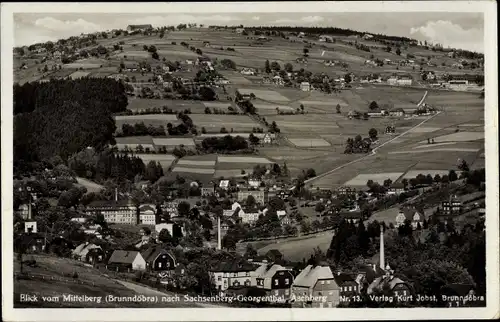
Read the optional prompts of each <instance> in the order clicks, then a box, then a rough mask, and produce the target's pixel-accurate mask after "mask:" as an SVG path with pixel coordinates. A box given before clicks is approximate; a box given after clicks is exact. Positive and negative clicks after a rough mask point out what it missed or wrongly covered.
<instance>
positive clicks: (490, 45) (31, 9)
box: [1, 1, 500, 321]
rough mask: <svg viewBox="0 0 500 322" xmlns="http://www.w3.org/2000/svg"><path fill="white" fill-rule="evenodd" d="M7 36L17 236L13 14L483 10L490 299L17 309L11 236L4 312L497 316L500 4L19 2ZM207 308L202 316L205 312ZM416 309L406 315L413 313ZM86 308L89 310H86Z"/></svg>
mask: <svg viewBox="0 0 500 322" xmlns="http://www.w3.org/2000/svg"><path fill="white" fill-rule="evenodd" d="M1 8H2V10H1V26H2V28H1V32H2V33H1V36H2V37H1V41H2V47H1V48H2V59H1V63H2V92H1V94H2V95H1V98H2V110H1V116H2V125H1V131H2V176H1V177H2V192H3V193H2V214H5V215H2V236H8V237H10V236H12V217H11V214H12V194H11V193H8V192H9V191H11V190H12V182H13V178H12V107H11V106H12V86H11V84H12V82H13V75H12V66H13V57H12V48H13V30H14V28H13V27H14V25H13V13H19V12H23V13H49V12H50V13H55V12H57V13H75V12H78V13H84V12H85V13H99V12H106V13H135V14H139V13H155V14H158V13H159V12H165V13H224V12H252V13H259V12H290V13H292V12H301V13H305V12H316V13H317V12H449V11H450V10H452V11H453V12H479V13H480V12H483V13H484V29H485V41H484V46H485V48H484V53H485V82H486V84H487V89H486V93H485V94H486V96H485V106H486V108H485V137H486V142H485V153H486V169H487V178H486V186H487V187H488V191H487V194H486V204H487V206H486V209H488V215H487V218H486V232H487V234H486V243H487V248H486V249H487V257H486V267H487V276H486V277H487V297H486V298H487V304H488V306H487V307H486V308H455V309H418V308H415V309H410V310H409V309H389V308H386V309H341V310H314V309H258V310H256V309H215V308H213V309H194V308H192V309H171V308H169V309H120V310H106V309H85V311H82V310H81V309H77V310H75V309H13V308H12V307H13V296H12V294H13V288H12V287H13V285H12V284H13V279H12V277H11V276H12V273H13V267H12V264H11V263H12V252H13V243H12V240H11V238H2V263H3V265H2V275H3V276H5V278H2V282H3V283H2V313H3V319H5V320H8V321H70V320H71V321H103V320H105V319H106V320H120V321H140V320H143V321H155V320H165V321H167V320H172V321H175V320H183V321H200V320H204V321H210V320H221V321H231V320H241V321H263V320H276V321H278V320H330V321H331V320H364V319H373V320H379V319H388V320H394V319H412V318H414V317H418V318H419V319H429V320H436V319H452V318H455V319H465V318H494V317H497V318H498V316H499V296H498V294H500V291H499V275H500V273H499V230H498V227H499V217H498V200H499V194H498V141H497V139H498V100H497V97H498V92H497V90H498V74H497V70H498V66H497V57H498V55H497V30H496V22H497V14H496V13H497V10H496V2H494V1H470V2H466V1H411V2H392V1H391V2H338V3H334V2H331V1H328V2H279V3H277V2H267V3H266V2H259V3H251V2H247V3H236V2H234V3H218V4H216V5H214V3H168V4H163V3H118V4H116V5H115V4H114V3H112V4H111V3H108V4H105V3H99V4H92V3H84V4H82V3H64V4H61V3H15V4H6V3H2V5H1ZM203 310H206V313H208V314H204V311H203ZM410 312H411V314H408V313H410ZM82 313H83V314H82ZM339 313H340V314H339Z"/></svg>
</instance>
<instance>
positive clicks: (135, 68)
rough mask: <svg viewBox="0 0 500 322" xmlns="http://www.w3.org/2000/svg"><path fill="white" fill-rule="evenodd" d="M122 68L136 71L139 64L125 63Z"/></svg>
mask: <svg viewBox="0 0 500 322" xmlns="http://www.w3.org/2000/svg"><path fill="white" fill-rule="evenodd" d="M124 69H125V71H127V72H137V71H138V70H139V65H138V64H137V63H127V64H125V68H124Z"/></svg>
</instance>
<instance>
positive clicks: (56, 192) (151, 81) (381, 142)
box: [13, 24, 486, 308]
mask: <svg viewBox="0 0 500 322" xmlns="http://www.w3.org/2000/svg"><path fill="white" fill-rule="evenodd" d="M295 29H296V30H295V31H287V30H280V29H279V28H274V29H273V28H265V29H263V28H254V27H247V28H244V27H243V26H238V27H221V26H208V27H207V26H195V24H193V25H191V24H189V25H183V24H181V25H179V26H176V27H174V26H171V27H162V28H153V26H152V25H151V24H144V25H128V26H127V27H126V28H125V29H123V30H111V31H107V32H99V33H94V34H82V35H80V36H74V37H71V38H69V39H66V40H62V41H59V42H57V43H53V42H47V43H43V44H34V45H32V46H29V47H23V48H17V49H16V50H15V51H14V55H15V57H16V58H18V63H19V66H18V68H17V69H16V70H15V71H14V76H15V77H17V78H18V81H19V79H22V80H23V81H19V82H18V83H16V85H15V87H14V91H15V100H16V99H17V100H18V101H19V102H20V103H19V104H17V105H16V104H15V114H17V113H19V114H23V112H25V114H29V113H35V112H33V110H29V109H28V108H26V107H25V106H28V105H29V104H31V102H27V101H24V100H23V99H22V98H23V97H24V95H22V93H23V91H31V90H32V89H31V87H30V86H33V88H35V87H36V86H39V88H43V86H46V88H48V89H47V91H48V93H54V92H58V91H61V89H62V88H65V87H64V86H65V85H64V84H66V83H71V84H77V85H75V88H77V86H80V85H78V84H83V85H81V86H82V87H81V88H83V87H85V88H86V90H89V91H91V90H93V91H97V88H100V87H102V88H105V89H106V90H103V91H102V93H100V94H99V95H96V96H101V95H102V96H103V97H105V98H106V99H105V98H101V97H99V99H102V100H103V101H106V102H108V101H117V102H119V103H116V104H121V105H120V107H119V108H118V107H110V108H107V107H106V108H102V110H104V111H105V112H102V111H101V112H99V113H108V114H106V115H105V116H103V117H102V118H100V119H104V120H110V123H113V124H112V126H111V125H109V124H107V123H106V124H104V123H103V124H104V125H103V127H102V128H101V129H105V131H108V132H109V133H108V132H106V134H109V135H108V136H106V138H105V139H104V136H103V137H102V138H101V137H99V138H97V139H95V140H90V139H89V140H87V141H85V145H83V143H81V142H84V141H80V139H75V140H74V141H73V142H78V143H74V145H72V146H71V145H70V144H68V145H67V147H68V148H71V149H73V147H74V146H76V145H78V144H81V146H78V147H79V149H77V150H71V153H70V152H67V151H64V153H62V152H61V153H59V154H58V152H57V151H55V152H54V150H53V149H43V148H42V146H43V144H47V143H46V142H44V141H36V140H37V138H36V137H35V138H29V140H34V141H28V142H30V143H31V144H32V145H36V144H39V145H40V146H39V147H38V150H39V151H38V153H39V155H43V154H44V153H46V154H45V155H44V158H39V159H40V160H41V161H40V162H39V161H33V160H36V158H32V159H30V158H28V157H27V155H28V152H26V151H27V150H26V149H24V150H23V146H22V145H21V144H20V146H21V147H20V149H19V150H16V151H21V152H22V153H24V154H25V160H30V161H26V162H24V163H23V162H19V164H16V167H17V168H16V169H18V171H17V174H16V175H15V177H14V187H13V189H14V205H15V214H14V249H15V252H16V258H15V259H14V261H15V268H16V269H15V277H16V283H19V285H21V286H22V287H27V286H26V285H25V284H23V283H27V281H31V282H32V281H34V280H36V281H37V283H38V282H39V283H43V282H44V281H45V278H46V274H47V273H46V272H45V271H44V269H47V267H53V266H51V265H54V263H53V262H51V261H56V262H57V261H59V260H61V261H62V260H64V264H61V267H62V266H64V267H65V268H64V270H65V271H67V272H66V273H65V274H69V275H67V276H64V277H58V278H62V279H63V280H64V283H69V284H71V283H82V284H84V283H85V279H84V278H80V277H79V274H78V272H77V270H78V269H80V267H85V268H86V269H87V271H86V272H87V273H86V274H89V275H91V276H94V275H95V276H100V277H105V278H106V279H113V280H116V281H121V282H120V283H122V284H123V283H133V284H134V285H136V286H133V287H137V285H140V287H148V288H149V289H151V290H156V291H159V292H170V293H173V294H189V295H190V296H197V295H200V296H202V295H203V296H205V295H210V296H216V295H217V296H223V297H237V296H244V297H248V298H252V297H254V298H259V297H260V298H264V297H267V298H272V296H274V299H275V301H265V302H259V303H256V302H252V301H246V302H244V303H239V302H238V303H233V304H228V303H226V302H224V305H235V306H258V307H267V306H269V307H293V308H302V307H314V308H335V307H415V306H431V307H470V306H484V303H485V300H484V298H485V280H484V278H485V277H484V275H482V274H483V273H482V272H483V271H482V269H481V268H480V267H479V268H478V266H481V262H480V260H479V259H477V260H476V258H475V257H473V256H476V255H473V254H475V251H476V250H478V249H479V250H480V249H482V248H480V247H482V246H484V242H483V244H481V242H482V239H484V230H485V229H484V220H485V198H486V197H485V189H486V188H485V181H486V177H485V163H484V162H485V161H484V158H485V156H484V127H483V123H484V118H482V116H483V115H482V113H483V112H484V102H483V99H484V74H483V73H484V71H483V68H484V66H483V61H484V58H483V57H481V55H479V54H477V53H472V52H467V51H461V50H454V49H447V48H443V47H442V45H439V44H430V43H429V44H428V43H427V42H425V43H422V42H418V41H416V40H409V39H401V40H398V41H391V40H387V39H385V38H383V37H382V36H380V35H378V36H377V35H371V34H368V33H360V32H355V33H353V35H350V36H347V35H345V34H341V35H340V36H331V35H328V34H323V33H322V32H321V33H320V34H319V35H318V34H312V33H311V32H308V31H306V32H302V31H301V32H298V30H299V29H300V28H295ZM340 43H341V44H342V48H344V47H345V48H348V49H346V52H339V49H338V47H337V46H338V45H339V44H340ZM417 49H418V50H419V52H420V51H426V53H427V54H426V55H420V56H419V57H415V55H416V54H415V52H416V50H417ZM273 53H274V54H273ZM360 53H361V54H360ZM417 56H418V55H417ZM278 61H280V62H278ZM21 62H22V63H21ZM92 82H96V84H99V85H92ZM98 82H99V83H98ZM33 84H36V85H33ZM87 84H90V85H89V86H87ZM115 84H118V85H115ZM52 86H53V87H52ZM58 86H60V87H58ZM93 86H94V87H93ZM88 88H90V89H88ZM16 91H18V93H20V94H17V95H16V93H17V92H16ZM40 91H42V90H40ZM51 91H52V92H51ZM113 91H116V93H115V92H113ZM47 95H49V94H47ZM61 95H62V94H61ZM92 95H95V94H92ZM79 96H85V95H83V94H79ZM42 97H43V96H42ZM96 100H97V98H96ZM99 104H101V103H99ZM89 105H90V104H89ZM97 106H101V105H97ZM103 106H104V105H103ZM24 108H26V109H27V111H24V110H23V109H24ZM16 109H19V111H16ZM33 109H34V108H33ZM27 112H29V113H27ZM54 113H55V114H54V115H56V114H57V112H54ZM75 113H77V112H75ZM96 113H97V112H96ZM89 115H92V117H94V114H89ZM95 115H98V114H95ZM88 117H89V118H91V116H88ZM68 119H71V118H68ZM97 119H98V118H96V120H97ZM103 122H104V121H103ZM90 123H92V121H91V120H89V124H90ZM99 124H101V123H99ZM55 127H56V126H54V128H55ZM68 127H70V126H69V125H68ZM82 128H83V125H82ZM88 129H92V131H93V130H94V128H92V127H91V126H90V125H89V126H88V127H85V128H84V130H85V131H87V130H88ZM88 131H89V132H90V131H91V130H88ZM95 132H98V131H94V133H95ZM57 133H61V132H57ZM58 135H59V134H58ZM92 135H94V134H89V135H88V136H86V137H87V138H88V137H92ZM53 137H56V136H52V138H53ZM60 137H62V138H61V139H60V140H65V138H64V136H62V135H60ZM82 137H84V135H83V134H82ZM24 139H25V138H24V137H21V138H20V139H19V140H24ZM19 140H18V141H17V142H19ZM40 140H41V139H40ZM104 141H106V142H104ZM23 142H24V141H23ZM32 142H36V144H34V143H32ZM97 143H99V144H97ZM101 143H102V144H101ZM57 144H59V141H58V143H57ZM63 144H66V143H65V142H63V143H61V145H57V146H63ZM54 145H56V144H54ZM26 146H29V144H26ZM48 150H50V151H48ZM45 151H48V152H45ZM49 152H50V153H52V152H53V154H52V155H48V153H49ZM447 153H449V154H447ZM408 154H411V156H410V157H409V156H408ZM405 156H406V157H405ZM21 161H24V160H21ZM30 163H32V164H30ZM27 164H28V165H27ZM465 245H466V246H465ZM481 245H482V246H481ZM462 246H463V247H462ZM461 248H463V249H464V250H463V253H460V252H459V249H461ZM478 252H479V251H478ZM403 253H404V255H403ZM416 253H418V254H419V255H415V254H416ZM443 254H448V255H447V256H444V255H443ZM418 256H422V257H418ZM445 257H446V258H445ZM445 259H446V260H447V261H445ZM420 261H422V262H425V263H426V265H427V266H425V267H430V268H425V269H428V271H425V272H420V271H418V269H417V268H422V267H423V264H422V265H421V266H419V265H420V264H419V262H420ZM441 261H442V262H441ZM61 263H62V262H61ZM455 263H459V264H455ZM483 264H484V263H483ZM416 267H417V268H416ZM483 269H484V267H483ZM61 270H63V269H62V268H61ZM433 270H435V271H433ZM441 270H444V271H446V272H452V273H449V275H450V276H451V277H449V278H448V277H446V278H443V282H442V283H441V284H439V285H437V286H436V287H434V288H428V287H427V286H426V285H427V284H426V281H427V280H426V278H430V277H429V276H434V275H432V274H439V273H442V274H447V273H446V272H442V271H441ZM68 272H69V273H68ZM52 273H53V272H52ZM52 273H51V274H52ZM454 273H456V274H455V275H456V276H460V277H461V279H459V278H455V275H453V274H454ZM44 274H45V275H44ZM469 274H470V275H469ZM56 275H57V274H56ZM44 276H45V277H44ZM58 276H59V275H58ZM463 276H465V277H463ZM462 277H463V278H462ZM23 279H26V280H27V281H26V280H23ZM94 283H95V282H94ZM95 285H96V284H93V285H92V286H95ZM127 285H129V284H127ZM128 287H129V289H130V287H132V286H130V285H129V286H128ZM426 287H427V288H426ZM151 292H152V291H151ZM221 302H222V301H221Z"/></svg>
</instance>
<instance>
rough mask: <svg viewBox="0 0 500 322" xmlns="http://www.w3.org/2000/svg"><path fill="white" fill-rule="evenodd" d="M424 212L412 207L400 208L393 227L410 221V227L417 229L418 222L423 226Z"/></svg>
mask: <svg viewBox="0 0 500 322" xmlns="http://www.w3.org/2000/svg"><path fill="white" fill-rule="evenodd" d="M424 219H425V217H424V213H423V211H419V210H417V209H414V208H407V209H401V210H400V211H399V213H398V214H397V216H396V224H395V227H396V228H397V227H400V226H403V225H404V224H405V223H406V221H407V220H408V221H410V224H411V227H412V228H413V229H417V227H418V225H419V224H420V228H423V225H424Z"/></svg>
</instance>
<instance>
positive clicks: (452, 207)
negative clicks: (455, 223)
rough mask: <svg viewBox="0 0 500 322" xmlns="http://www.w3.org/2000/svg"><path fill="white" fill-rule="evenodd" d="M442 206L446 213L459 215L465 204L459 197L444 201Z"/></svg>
mask: <svg viewBox="0 0 500 322" xmlns="http://www.w3.org/2000/svg"><path fill="white" fill-rule="evenodd" d="M441 207H442V209H443V213H444V214H445V215H452V214H454V215H458V214H460V213H461V212H462V209H463V204H462V202H461V201H460V200H458V199H457V198H450V199H449V200H446V201H443V202H442V203H441Z"/></svg>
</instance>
